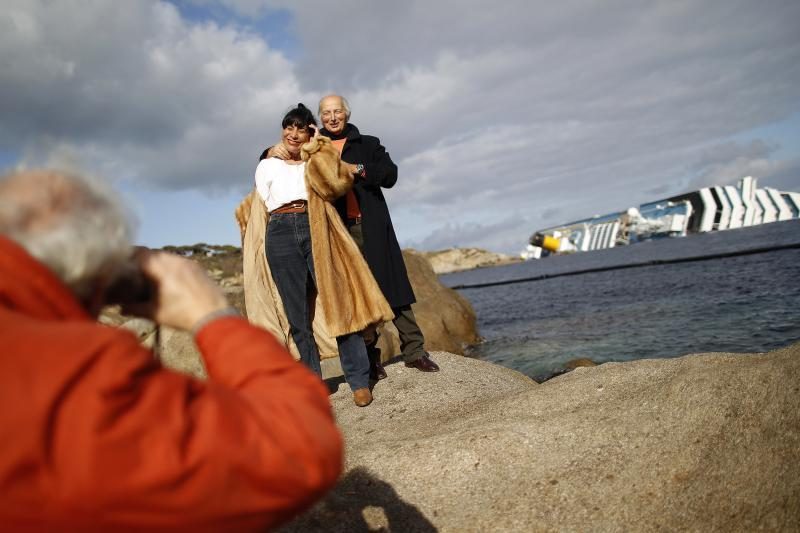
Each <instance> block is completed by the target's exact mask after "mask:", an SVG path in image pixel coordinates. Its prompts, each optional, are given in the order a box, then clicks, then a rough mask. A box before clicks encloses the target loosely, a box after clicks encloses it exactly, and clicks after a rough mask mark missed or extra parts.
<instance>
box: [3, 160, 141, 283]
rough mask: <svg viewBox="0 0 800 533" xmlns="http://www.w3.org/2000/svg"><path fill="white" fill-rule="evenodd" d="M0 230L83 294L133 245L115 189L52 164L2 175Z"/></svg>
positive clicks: (121, 258)
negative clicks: (70, 173) (53, 167)
mask: <svg viewBox="0 0 800 533" xmlns="http://www.w3.org/2000/svg"><path fill="white" fill-rule="evenodd" d="M0 234H3V235H4V236H6V237H8V238H10V239H12V240H14V241H16V242H17V243H18V244H19V245H20V246H22V247H23V248H25V249H26V250H27V251H28V253H30V254H31V255H32V256H33V257H35V258H36V259H38V260H39V261H40V262H42V263H43V264H45V265H46V266H47V267H49V268H50V269H51V270H52V271H53V272H54V273H55V274H56V275H57V276H58V277H59V278H60V279H61V280H62V281H63V282H64V283H65V284H66V285H68V286H69V287H70V288H72V289H73V292H75V293H76V295H77V296H79V297H81V298H84V297H86V296H88V292H89V291H90V290H91V286H92V285H93V281H94V280H95V279H96V277H97V276H99V275H100V274H101V273H107V272H110V271H112V270H113V269H114V267H115V265H117V264H119V263H121V262H122V261H125V260H127V258H128V256H129V255H130V249H131V224H130V222H129V220H128V217H127V216H126V214H125V211H124V209H123V207H122V204H121V203H120V202H119V200H118V199H117V197H116V195H115V194H114V193H113V192H112V191H111V190H110V189H109V188H107V187H106V186H105V185H104V184H102V183H99V182H96V181H93V180H90V179H88V178H84V177H81V176H74V175H69V174H65V173H61V172H57V171H52V170H32V171H25V172H17V173H14V174H10V175H8V176H4V177H2V178H0Z"/></svg>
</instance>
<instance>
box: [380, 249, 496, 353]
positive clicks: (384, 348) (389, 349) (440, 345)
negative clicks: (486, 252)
mask: <svg viewBox="0 0 800 533" xmlns="http://www.w3.org/2000/svg"><path fill="white" fill-rule="evenodd" d="M403 260H404V261H405V264H406V269H407V270H408V278H409V280H410V281H411V286H412V287H413V288H414V295H415V296H416V297H417V303H415V304H414V305H413V307H412V308H413V310H414V316H415V317H416V318H417V323H418V324H419V327H420V329H421V330H422V333H423V334H424V335H425V348H426V349H427V350H434V351H436V350H441V351H446V352H451V353H457V354H463V353H464V349H465V348H466V347H467V346H468V345H470V344H474V343H476V342H478V341H479V340H480V338H479V337H478V327H477V322H476V318H475V311H474V310H473V309H472V305H470V303H469V301H468V300H467V299H466V298H464V297H463V296H461V295H460V294H459V293H457V292H456V291H454V290H453V289H450V288H449V287H445V286H444V285H443V284H442V283H441V282H440V281H439V278H438V277H437V276H436V273H435V272H434V271H433V268H432V267H431V264H430V262H429V261H428V260H427V259H426V258H425V256H424V255H422V254H419V253H416V252H414V251H413V250H404V251H403ZM381 333H382V334H381V340H380V341H379V344H378V346H379V347H380V348H381V356H382V359H383V360H388V359H390V358H392V357H393V356H395V355H398V354H399V353H400V340H399V338H398V337H397V330H396V329H395V327H394V325H393V324H392V323H387V324H385V325H384V326H383V327H382V328H381Z"/></svg>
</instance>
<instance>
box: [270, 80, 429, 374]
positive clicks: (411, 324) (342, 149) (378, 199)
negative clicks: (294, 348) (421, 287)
mask: <svg viewBox="0 0 800 533" xmlns="http://www.w3.org/2000/svg"><path fill="white" fill-rule="evenodd" d="M319 116H320V119H321V120H322V125H323V126H324V127H323V128H322V130H320V133H321V134H322V135H325V136H326V137H329V138H330V139H331V141H332V142H333V145H334V146H335V147H336V148H337V149H338V150H339V153H340V154H341V156H342V161H344V162H345V163H347V164H348V166H349V168H350V171H351V172H352V173H353V177H354V185H353V189H352V191H351V192H350V193H348V194H347V195H345V196H343V197H342V198H340V199H339V200H338V201H337V202H336V208H337V210H338V211H339V214H340V215H341V217H342V220H344V222H345V224H346V226H347V228H348V230H349V231H350V235H352V237H353V240H355V241H356V243H357V244H358V246H359V248H361V252H362V253H363V254H364V258H365V259H366V261H367V264H368V265H369V268H370V270H372V274H373V276H375V280H376V281H377V282H378V285H379V286H380V288H381V290H382V291H383V294H384V296H385V297H386V300H387V301H388V302H389V305H390V306H391V307H392V310H393V311H394V320H393V322H394V325H395V327H396V328H397V331H398V333H399V336H400V348H401V350H402V352H403V360H404V361H405V364H406V366H407V367H411V368H416V369H418V370H421V371H423V372H438V371H439V366H438V365H437V364H436V363H434V362H433V360H432V359H431V358H430V355H429V354H428V353H427V352H426V351H425V348H424V344H425V338H424V337H423V335H422V331H420V329H419V326H418V325H417V320H416V318H415V317H414V312H413V311H412V310H411V304H413V303H414V302H416V298H415V297H414V290H413V289H412V288H411V283H410V282H409V280H408V272H407V271H406V265H405V262H404V261H403V254H402V252H401V251H400V245H399V244H398V243H397V237H396V236H395V233H394V227H393V226H392V219H391V217H390V216H389V209H388V208H387V207H386V199H385V198H384V197H383V191H382V190H381V189H382V188H384V187H385V188H387V189H388V188H391V187H392V186H394V184H395V183H396V182H397V165H395V164H394V162H393V161H392V159H391V158H390V157H389V154H388V153H387V152H386V149H385V148H384V147H383V146H382V145H381V143H380V140H378V138H377V137H372V136H370V135H362V134H361V132H359V131H358V128H356V127H355V126H354V125H353V124H350V122H349V121H350V105H349V104H348V103H347V100H346V99H344V98H343V97H341V96H339V95H335V94H332V95H329V96H326V97H324V98H323V99H322V100H320V102H319ZM283 151H284V148H283V145H281V144H277V145H275V146H273V147H271V148H269V149H268V150H265V151H264V153H263V154H262V155H261V158H262V159H263V158H265V157H278V158H281V159H286V158H287V157H288V156H289V154H288V153H283ZM376 342H377V337H375V338H374V339H372V341H371V342H369V340H368V343H367V348H368V352H369V355H370V376H371V377H372V378H373V379H383V378H385V377H386V371H385V370H384V369H383V366H382V365H381V362H380V352H379V350H377V348H376V347H375V343H376Z"/></svg>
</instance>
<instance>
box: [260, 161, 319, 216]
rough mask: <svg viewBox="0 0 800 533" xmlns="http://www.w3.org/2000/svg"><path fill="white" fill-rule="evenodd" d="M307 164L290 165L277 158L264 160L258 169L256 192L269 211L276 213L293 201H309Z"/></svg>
mask: <svg viewBox="0 0 800 533" xmlns="http://www.w3.org/2000/svg"><path fill="white" fill-rule="evenodd" d="M305 171H306V164H305V162H302V163H300V164H299V165H290V164H288V163H286V162H285V161H282V160H280V159H278V158H277V157H269V158H267V159H263V160H261V161H260V162H259V163H258V166H257V167H256V190H257V191H258V194H259V195H260V196H261V199H262V200H264V204H265V205H266V206H267V211H274V210H275V209H277V208H279V207H280V206H282V205H284V204H288V203H289V202H291V201H293V200H308V193H307V192H306V182H305V178H304V175H305Z"/></svg>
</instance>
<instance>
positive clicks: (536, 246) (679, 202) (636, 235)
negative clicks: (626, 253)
mask: <svg viewBox="0 0 800 533" xmlns="http://www.w3.org/2000/svg"><path fill="white" fill-rule="evenodd" d="M756 185H757V181H756V178H753V177H752V176H747V177H745V178H742V179H741V180H739V183H738V185H737V186H733V185H725V186H713V187H704V188H702V189H700V190H697V191H692V192H689V193H686V194H681V195H678V196H673V197H671V198H666V199H664V200H659V201H657V202H650V203H647V204H642V205H640V206H638V207H631V208H629V209H627V210H626V211H623V212H619V213H611V214H608V215H605V216H597V217H594V218H590V219H585V220H578V221H576V222H572V223H570V224H565V225H562V226H555V227H552V228H546V229H542V230H539V231H537V232H536V233H534V234H533V236H531V238H530V242H529V244H528V247H527V249H526V250H525V251H523V252H522V254H521V255H522V257H523V258H524V259H538V258H540V257H542V256H543V255H548V254H551V253H552V254H563V253H575V252H588V251H591V250H602V249H605V248H613V247H615V246H623V245H627V244H633V243H636V242H640V241H645V240H650V239H658V238H663V237H684V236H686V235H687V234H690V233H705V232H709V231H725V230H730V229H737V228H743V227H747V226H754V225H758V224H768V223H770V222H778V221H782V220H790V219H793V218H800V193H796V192H781V191H778V190H777V189H773V188H770V187H764V188H761V189H759V188H758V187H757V186H756Z"/></svg>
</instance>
